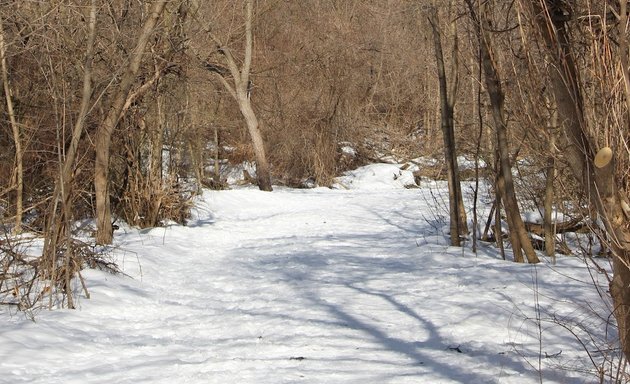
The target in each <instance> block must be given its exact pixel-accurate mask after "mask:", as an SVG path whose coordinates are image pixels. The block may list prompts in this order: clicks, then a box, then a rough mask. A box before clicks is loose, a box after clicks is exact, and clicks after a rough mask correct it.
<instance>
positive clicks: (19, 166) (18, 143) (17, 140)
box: [0, 17, 24, 233]
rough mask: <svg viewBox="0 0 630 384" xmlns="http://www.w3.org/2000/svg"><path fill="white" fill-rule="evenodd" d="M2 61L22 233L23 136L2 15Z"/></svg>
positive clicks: (18, 227) (17, 219) (17, 222)
mask: <svg viewBox="0 0 630 384" xmlns="http://www.w3.org/2000/svg"><path fill="white" fill-rule="evenodd" d="M0 63H1V70H2V85H3V88H4V97H5V100H6V104H7V112H8V114H9V122H10V123H11V131H12V133H13V144H14V146H15V168H14V171H13V177H12V182H11V184H12V185H11V188H13V187H15V193H16V198H15V225H14V227H13V232H14V233H20V232H21V230H22V215H23V212H22V211H23V208H24V207H23V202H22V200H23V194H24V161H23V158H24V151H23V150H22V138H21V133H20V131H21V130H20V126H19V125H18V122H17V118H16V116H15V109H14V106H13V96H12V91H11V85H10V83H9V70H8V67H7V47H6V42H5V39H4V26H3V21H2V17H0Z"/></svg>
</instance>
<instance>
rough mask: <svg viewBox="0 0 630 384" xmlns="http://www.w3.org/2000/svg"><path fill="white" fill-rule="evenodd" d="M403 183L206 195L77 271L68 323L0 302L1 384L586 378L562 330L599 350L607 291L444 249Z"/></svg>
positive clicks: (391, 173) (484, 253)
mask: <svg viewBox="0 0 630 384" xmlns="http://www.w3.org/2000/svg"><path fill="white" fill-rule="evenodd" d="M407 177H408V175H407V174H406V171H401V170H400V169H399V167H397V166H395V165H389V164H379V165H372V166H368V167H365V168H362V169H359V170H357V171H355V172H354V173H350V174H347V175H346V176H345V177H342V178H341V181H340V184H341V183H342V184H344V185H346V186H347V187H348V188H350V189H337V190H335V189H325V188H315V189H311V190H303V189H302V190H292V189H286V188H280V187H276V190H275V191H274V192H272V193H268V192H260V191H258V190H255V189H252V188H240V189H235V190H229V191H206V192H205V193H204V194H203V196H201V197H200V198H199V200H198V201H197V203H196V205H195V209H194V211H193V218H192V220H190V221H189V223H188V225H187V226H179V225H171V226H168V227H165V228H153V229H146V230H137V229H132V228H128V227H122V229H121V230H118V231H117V232H116V234H115V248H114V249H113V250H112V251H111V252H112V257H114V258H116V259H117V260H118V262H119V265H120V267H121V268H122V269H123V270H124V272H125V274H127V276H115V275H111V274H107V273H105V272H102V271H96V270H86V271H84V273H83V274H84V277H85V279H86V282H87V285H88V289H89V291H90V294H91V299H89V300H88V299H86V298H85V297H84V296H81V295H82V293H81V292H79V291H77V294H78V295H79V300H78V306H79V308H78V309H77V310H54V311H47V310H40V311H38V312H36V313H35V322H31V321H29V320H28V319H26V318H25V316H24V315H23V314H21V313H13V312H9V310H8V309H7V308H6V307H0V311H1V312H0V322H2V324H3V326H2V328H1V329H0V372H2V373H1V374H0V383H42V384H43V383H46V384H49V383H64V384H72V383H77V384H78V383H270V384H271V383H274V384H276V383H539V382H541V380H543V379H544V382H545V383H582V382H593V381H594V378H595V377H594V376H592V374H591V373H590V372H592V371H594V367H593V365H592V364H591V363H590V360H589V357H588V355H587V354H586V352H585V351H584V349H583V348H582V347H581V345H580V341H578V340H577V339H576V338H575V337H574V336H572V334H571V333H570V332H569V331H567V328H569V329H571V331H572V332H574V333H576V334H577V335H578V336H580V337H581V338H582V340H581V342H584V343H586V347H587V348H588V349H589V350H591V351H592V350H595V349H597V348H601V349H602V350H604V349H605V348H607V346H606V345H605V343H606V342H607V340H606V338H605V337H606V336H604V335H605V333H606V332H610V329H606V327H605V323H604V322H605V319H606V318H607V316H608V314H609V308H607V302H605V301H602V299H600V297H599V295H598V292H597V291H596V289H595V287H594V284H593V280H592V279H595V282H597V283H601V284H606V283H605V278H604V277H603V276H602V275H600V274H598V273H597V272H596V271H594V270H590V272H589V270H588V269H587V268H586V267H585V263H584V262H583V261H582V260H580V259H578V258H575V257H562V256H559V257H558V261H557V264H555V265H552V264H550V263H548V262H546V261H545V262H543V263H541V264H539V265H536V266H533V265H523V264H515V263H512V262H509V261H503V260H500V259H499V256H498V252H497V250H496V249H495V248H494V247H493V246H492V245H482V246H481V249H480V251H479V253H478V254H477V255H475V254H473V253H472V252H471V251H470V249H469V244H467V245H466V247H464V248H455V247H450V246H448V244H447V241H446V238H445V236H444V233H445V232H446V231H447V228H448V227H447V225H446V224H447V223H445V222H444V221H443V220H442V219H441V218H440V217H436V216H435V215H431V214H429V213H428V212H433V211H434V209H435V208H434V207H432V204H433V201H434V200H433V197H432V195H431V194H432V193H435V192H436V191H430V190H428V189H424V188H420V189H405V188H404V186H405V185H407V184H406V181H405V180H406V178H407ZM441 192H442V193H446V192H445V191H444V190H441ZM591 275H592V276H591ZM607 311H608V312H607ZM602 318H603V319H604V320H600V319H602ZM609 337H610V336H609ZM591 338H592V340H591ZM594 342H596V343H595V344H594ZM556 355H557V356H556ZM600 357H601V356H600V355H597V356H596V359H599V358H600ZM597 361H599V360H597Z"/></svg>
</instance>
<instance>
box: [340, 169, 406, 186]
mask: <svg viewBox="0 0 630 384" xmlns="http://www.w3.org/2000/svg"><path fill="white" fill-rule="evenodd" d="M400 167H401V166H400V165H399V164H385V163H382V164H370V165H366V166H364V167H361V168H358V169H356V170H354V171H348V172H346V173H345V175H344V176H341V177H338V178H337V180H336V183H335V184H334V185H333V188H336V189H339V188H342V189H362V190H375V189H400V188H409V187H415V186H416V182H415V178H414V176H413V172H412V171H410V170H402V169H400Z"/></svg>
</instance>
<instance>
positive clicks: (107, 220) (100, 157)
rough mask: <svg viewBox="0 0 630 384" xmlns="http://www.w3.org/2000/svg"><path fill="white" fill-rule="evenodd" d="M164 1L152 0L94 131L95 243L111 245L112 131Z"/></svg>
mask: <svg viewBox="0 0 630 384" xmlns="http://www.w3.org/2000/svg"><path fill="white" fill-rule="evenodd" d="M167 2H168V0H160V1H155V2H154V3H153V6H152V7H151V11H150V13H149V16H148V18H147V20H146V21H145V23H144V25H143V27H142V32H141V33H140V36H138V40H137V43H136V47H135V48H134V50H133V51H132V53H131V54H130V60H129V65H128V66H127V68H126V69H125V72H124V74H123V75H122V78H121V80H120V84H119V86H118V90H117V91H116V93H115V94H114V95H113V96H112V102H111V105H110V107H109V110H108V112H107V115H106V117H105V119H104V120H103V122H102V123H101V126H100V127H99V129H98V131H97V134H96V162H95V165H94V191H95V195H96V227H97V230H96V243H97V244H111V242H112V238H113V231H112V219H111V206H110V199H109V180H108V179H109V156H110V146H111V140H112V134H113V133H114V129H115V128H116V125H118V122H119V120H120V115H121V112H122V111H123V109H124V106H125V101H126V100H127V96H128V95H129V92H130V91H131V87H132V86H133V83H134V81H135V79H136V75H137V73H138V70H139V69H140V63H141V62H142V57H143V55H144V51H145V48H146V46H147V43H148V41H149V37H150V36H151V34H152V33H153V29H154V28H155V26H156V24H157V22H158V20H159V19H160V17H161V15H162V12H163V11H164V8H165V6H166V3H167Z"/></svg>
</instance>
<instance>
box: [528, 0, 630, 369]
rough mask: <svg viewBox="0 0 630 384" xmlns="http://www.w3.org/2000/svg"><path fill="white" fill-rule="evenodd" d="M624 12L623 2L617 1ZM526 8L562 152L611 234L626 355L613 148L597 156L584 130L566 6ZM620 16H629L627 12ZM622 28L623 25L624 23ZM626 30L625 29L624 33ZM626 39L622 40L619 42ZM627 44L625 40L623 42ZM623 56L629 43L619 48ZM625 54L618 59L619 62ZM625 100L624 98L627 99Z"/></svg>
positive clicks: (626, 292) (551, 0)
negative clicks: (541, 49) (547, 69)
mask: <svg viewBox="0 0 630 384" xmlns="http://www.w3.org/2000/svg"><path fill="white" fill-rule="evenodd" d="M620 4H621V8H622V10H625V0H622V1H621V3H620ZM524 5H525V6H526V8H528V9H530V11H531V12H532V16H533V18H534V21H535V24H536V25H537V28H538V31H539V32H540V34H541V35H542V37H543V39H544V41H545V42H546V44H547V48H548V50H549V52H550V55H551V57H552V58H553V60H554V64H555V65H554V66H553V68H555V69H556V70H557V72H556V73H552V74H550V82H549V83H550V86H551V88H552V91H553V93H554V96H555V99H556V103H557V107H558V118H559V121H561V122H562V124H561V128H562V129H563V131H564V133H565V135H566V137H567V138H568V145H567V146H566V148H565V150H564V155H565V157H566V159H567V161H568V163H569V165H570V168H571V170H572V173H573V175H574V177H575V178H576V179H577V180H578V181H579V182H580V184H581V186H582V189H583V191H584V193H585V195H586V196H587V197H588V198H589V200H590V203H591V205H592V206H593V207H595V209H596V211H597V213H598V214H599V217H600V218H601V219H602V221H603V222H604V226H605V229H606V233H607V235H608V237H609V238H610V249H611V251H612V255H613V280H612V282H611V286H610V293H611V296H612V299H613V303H614V307H615V310H614V314H615V318H616V320H617V325H618V327H619V338H620V342H621V347H622V350H623V353H624V355H625V356H626V358H627V359H628V358H630V289H628V286H630V230H629V229H628V228H629V226H630V219H629V217H628V213H629V212H626V211H627V210H624V205H627V198H626V196H625V195H624V194H623V192H621V191H619V189H618V187H617V185H616V181H615V178H614V161H613V160H614V152H613V151H612V150H611V149H610V148H602V149H601V150H600V151H599V152H598V154H597V156H596V154H595V150H594V141H593V140H592V139H591V138H590V137H589V135H588V133H587V127H586V122H585V120H584V105H583V100H582V93H581V87H580V83H579V81H578V69H577V65H576V63H575V59H574V56H573V46H572V44H571V40H570V37H569V33H568V31H567V28H566V25H565V23H566V18H565V12H564V11H565V9H564V7H565V5H564V3H563V2H562V1H560V0H529V1H528V2H526V3H525V4H524ZM623 14H624V15H623V16H622V18H624V19H625V20H627V16H626V15H625V12H623ZM623 28H624V30H625V25H623ZM622 33H624V32H622ZM621 43H624V39H622V40H621ZM625 44H627V40H625ZM621 52H622V54H625V55H627V53H628V48H627V46H626V47H625V48H624V47H621ZM624 61H625V62H627V58H621V62H622V63H623V62H624ZM623 71H624V82H625V81H627V80H626V79H628V76H627V75H628V74H627V73H626V72H627V71H628V68H627V67H624V68H623ZM626 102H628V101H627V100H626Z"/></svg>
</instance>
